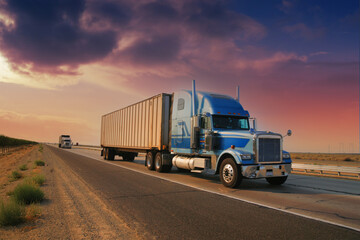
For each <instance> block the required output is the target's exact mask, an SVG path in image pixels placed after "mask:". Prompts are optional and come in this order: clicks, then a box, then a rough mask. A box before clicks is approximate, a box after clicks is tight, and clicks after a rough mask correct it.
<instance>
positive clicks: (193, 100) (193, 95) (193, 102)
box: [191, 80, 196, 116]
mask: <svg viewBox="0 0 360 240" xmlns="http://www.w3.org/2000/svg"><path fill="white" fill-rule="evenodd" d="M195 95H196V90H195V80H193V82H192V96H191V102H192V112H191V113H192V116H195V106H196V103H195V99H196V98H195Z"/></svg>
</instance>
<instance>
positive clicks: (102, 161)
mask: <svg viewBox="0 0 360 240" xmlns="http://www.w3.org/2000/svg"><path fill="white" fill-rule="evenodd" d="M62 150H65V151H68V152H71V153H75V154H77V155H80V156H83V157H87V158H90V159H93V160H96V161H98V162H101V163H106V164H109V165H113V166H115V167H119V168H124V169H127V170H130V171H133V172H137V173H141V174H144V175H147V176H151V177H155V178H159V179H162V180H165V181H169V182H172V183H176V184H180V185H183V186H186V187H191V188H194V189H197V190H200V191H203V192H207V193H211V194H216V195H219V196H223V197H227V198H231V199H234V200H238V201H242V202H245V203H249V204H254V205H257V206H260V207H265V208H268V209H272V210H277V211H281V212H284V213H288V214H292V215H295V216H299V217H303V218H307V219H311V220H315V221H319V222H323V223H327V224H331V225H335V226H338V227H343V228H346V229H350V230H354V231H357V232H360V228H355V227H351V226H347V225H344V224H340V223H335V222H330V221H328V220H325V219H321V218H317V217H312V216H307V215H304V214H301V213H296V212H292V211H288V210H285V209H281V208H276V207H273V206H270V205H266V204H263V203H258V202H253V201H249V200H246V199H241V198H239V197H234V196H229V195H226V194H223V193H219V192H215V191H211V190H207V189H204V188H201V187H197V186H193V185H189V184H187V183H181V182H176V181H174V180H171V179H168V178H166V177H163V176H157V175H154V174H152V173H147V172H143V171H140V170H137V169H132V168H129V167H126V166H121V165H118V164H115V163H112V162H108V161H104V160H102V159H97V158H95V157H93V156H88V155H83V154H81V153H78V152H73V151H71V150H70V149H62Z"/></svg>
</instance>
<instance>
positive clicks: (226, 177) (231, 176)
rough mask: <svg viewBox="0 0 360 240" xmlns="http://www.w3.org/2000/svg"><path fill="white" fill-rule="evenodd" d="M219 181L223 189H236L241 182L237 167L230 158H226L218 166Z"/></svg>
mask: <svg viewBox="0 0 360 240" xmlns="http://www.w3.org/2000/svg"><path fill="white" fill-rule="evenodd" d="M220 180H221V182H222V184H223V185H224V186H225V187H229V188H236V187H237V186H239V184H240V183H241V180H242V175H241V171H240V167H239V165H237V164H236V163H235V161H234V160H233V159H232V158H226V159H225V160H224V161H223V162H222V163H221V165H220Z"/></svg>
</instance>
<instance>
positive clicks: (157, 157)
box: [155, 152, 164, 172]
mask: <svg viewBox="0 0 360 240" xmlns="http://www.w3.org/2000/svg"><path fill="white" fill-rule="evenodd" d="M163 167H164V165H163V161H162V155H161V152H158V153H156V155H155V171H157V172H163Z"/></svg>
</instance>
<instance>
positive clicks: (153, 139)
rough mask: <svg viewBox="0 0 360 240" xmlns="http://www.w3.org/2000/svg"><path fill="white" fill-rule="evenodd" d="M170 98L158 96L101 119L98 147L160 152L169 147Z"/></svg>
mask: <svg viewBox="0 0 360 240" xmlns="http://www.w3.org/2000/svg"><path fill="white" fill-rule="evenodd" d="M170 103H171V95H170V94H165V93H162V94H159V95H156V96H154V97H151V98H149V99H146V100H144V101H141V102H138V103H135V104H133V105H130V106H128V107H125V108H123V109H120V110H117V111H114V112H112V113H108V114H106V115H104V116H102V118H101V146H102V147H108V148H109V147H111V148H119V149H124V150H126V149H132V150H135V149H136V150H148V149H157V150H163V149H164V145H166V146H165V148H166V147H168V144H169V121H170V105H171V104H170Z"/></svg>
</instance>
